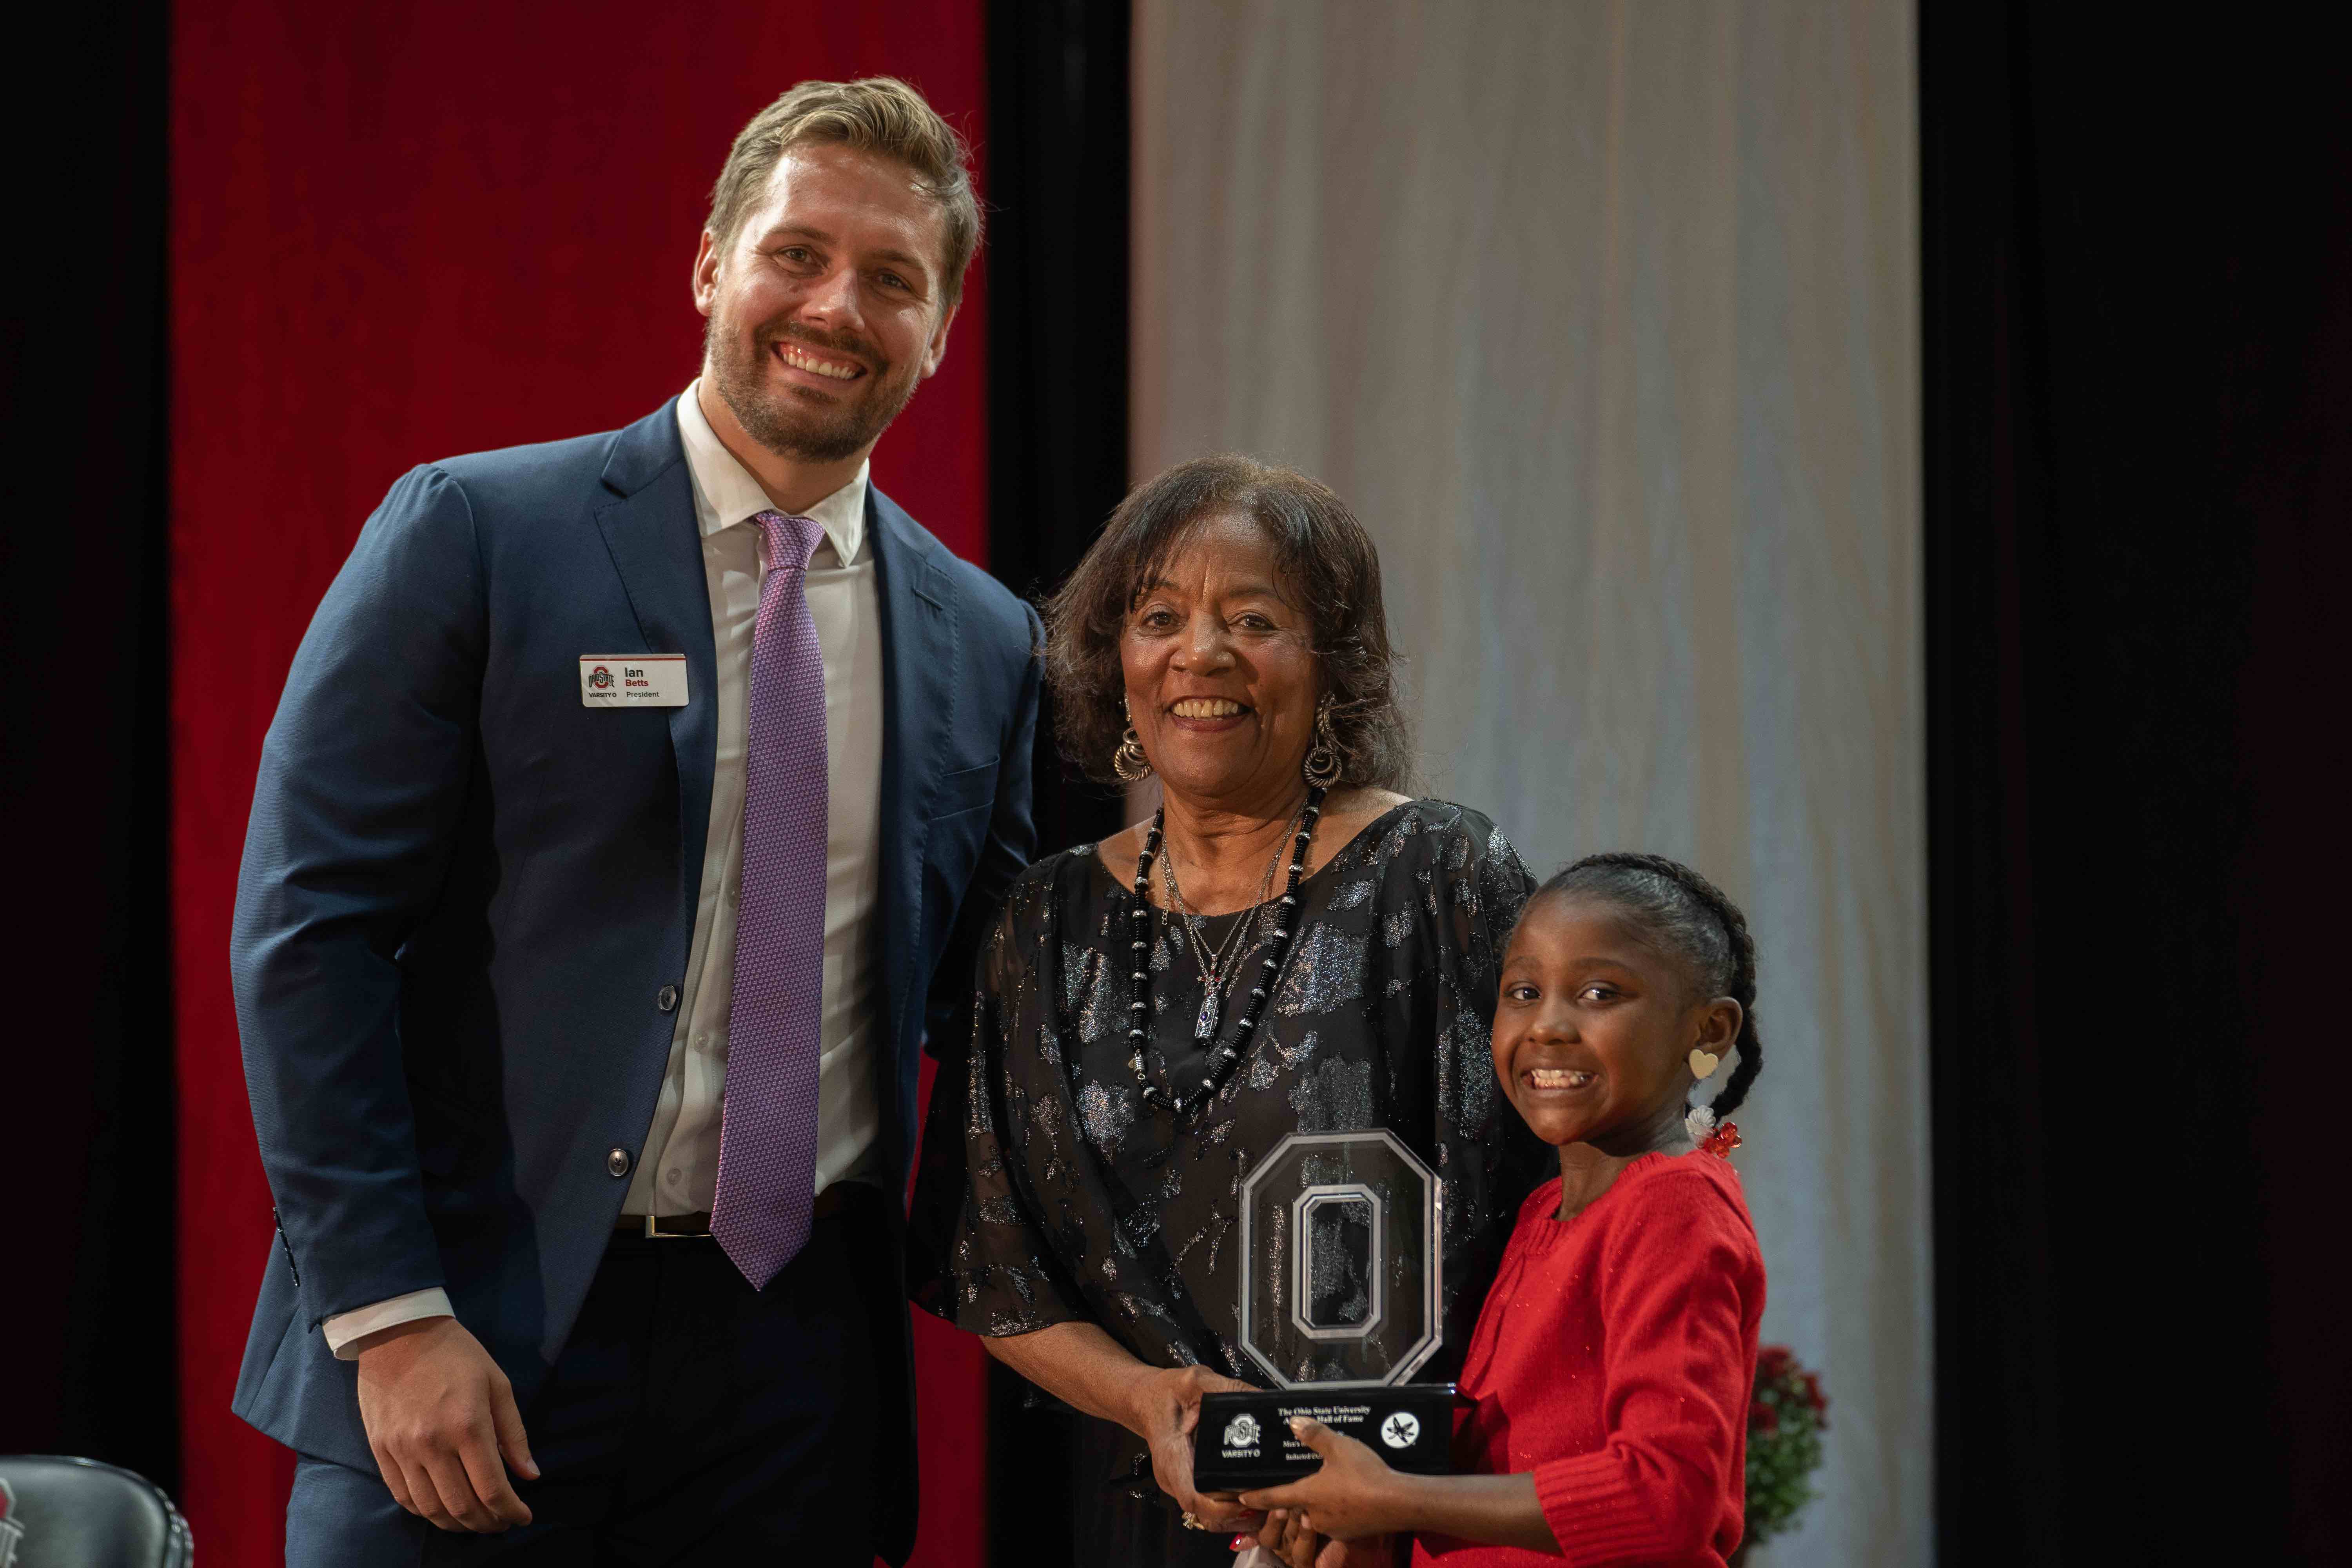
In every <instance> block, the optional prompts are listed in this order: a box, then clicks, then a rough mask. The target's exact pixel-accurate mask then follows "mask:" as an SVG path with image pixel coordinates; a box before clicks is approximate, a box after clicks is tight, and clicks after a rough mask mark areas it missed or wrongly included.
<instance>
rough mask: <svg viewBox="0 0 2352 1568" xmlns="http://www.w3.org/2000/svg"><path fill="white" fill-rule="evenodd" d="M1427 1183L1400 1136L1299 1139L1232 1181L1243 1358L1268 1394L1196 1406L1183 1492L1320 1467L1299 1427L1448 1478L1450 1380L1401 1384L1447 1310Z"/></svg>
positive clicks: (1433, 1196) (1433, 1184) (1431, 1349)
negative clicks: (1304, 1419)
mask: <svg viewBox="0 0 2352 1568" xmlns="http://www.w3.org/2000/svg"><path fill="white" fill-rule="evenodd" d="M1440 1190H1441V1189H1440V1187H1439V1185H1438V1181H1437V1177H1436V1175H1435V1174H1434V1173H1433V1172H1432V1171H1431V1170H1430V1169H1429V1167H1428V1166H1426V1165H1424V1164H1423V1163H1421V1162H1420V1161H1419V1160H1418V1159H1416V1158H1414V1157H1413V1154H1412V1151H1410V1150H1408V1149H1407V1148H1406V1147H1405V1146H1404V1145H1403V1144H1402V1143H1401V1142H1398V1141H1397V1139H1396V1137H1395V1135H1394V1134H1392V1133H1391V1132H1388V1131H1382V1130H1380V1129H1373V1130H1371V1131H1361V1132H1294V1133H1292V1134H1291V1135H1290V1136H1289V1137H1287V1138H1285V1139H1284V1140H1283V1141H1282V1142H1279V1143H1277V1144H1276V1145H1275V1146H1274V1148H1273V1150H1272V1151H1271V1152H1269V1153H1267V1155H1266V1156H1265V1158H1264V1159H1262V1160H1260V1161H1259V1162H1258V1163H1256V1164H1255V1166H1253V1167H1251V1169H1250V1172H1249V1173H1248V1174H1247V1175H1246V1176H1244V1177H1243V1178H1242V1188H1241V1258H1242V1261H1243V1267H1244V1273H1243V1276H1242V1288H1241V1346H1242V1349H1243V1350H1244V1352H1247V1353H1248V1355H1249V1357H1250V1359H1251V1360H1252V1361H1253V1362H1255V1363H1257V1366H1258V1369H1259V1370H1260V1371H1262V1372H1263V1373H1265V1376H1266V1377H1267V1378H1268V1379H1270V1380H1271V1381H1272V1382H1273V1383H1274V1384H1275V1385H1276V1386H1275V1387H1274V1388H1273V1389H1271V1390H1265V1391H1254V1392H1251V1393H1248V1394H1205V1395H1203V1396H1202V1400H1201V1418H1200V1425H1199V1426H1197V1427H1196V1428H1195V1429H1194V1436H1193V1447H1192V1482H1193V1485H1195V1486H1197V1487H1199V1488H1200V1489H1202V1491H1235V1490H1241V1489H1246V1488H1250V1487H1260V1486H1276V1485H1279V1484H1281V1483H1282V1482H1283V1481H1286V1480H1289V1479H1294V1478H1296V1477H1297V1476H1301V1475H1305V1474H1306V1473H1307V1472H1308V1471H1310V1470H1312V1469H1314V1468H1316V1467H1317V1466H1318V1465H1319V1464H1321V1463H1322V1460H1320V1459H1319V1458H1317V1457H1316V1455H1315V1452H1314V1450H1313V1449H1311V1448H1309V1447H1307V1445H1306V1444H1304V1443H1301V1442H1300V1441H1298V1439H1297V1437H1295V1436H1291V1433H1290V1425H1289V1424H1290V1418H1291V1417H1292V1416H1294V1415H1306V1416H1310V1417H1312V1418H1313V1419H1315V1420H1317V1421H1319V1422H1321V1423H1322V1424H1323V1425H1324V1426H1328V1427H1329V1428H1330V1429H1331V1430H1333V1431H1334V1432H1343V1433H1345V1434H1347V1435H1348V1436H1350V1437H1354V1438H1356V1439H1358V1440H1359V1441H1360V1442H1365V1443H1374V1442H1375V1438H1376V1436H1377V1443H1376V1447H1379V1448H1381V1449H1383V1450H1385V1451H1384V1452H1383V1454H1382V1457H1383V1458H1386V1459H1387V1460H1388V1462H1389V1463H1390V1464H1391V1465H1392V1466H1394V1467H1395V1468H1398V1469H1401V1470H1415V1471H1419V1472H1421V1473H1423V1474H1425V1475H1442V1474H1444V1472H1445V1471H1446V1469H1447V1468H1450V1467H1449V1462H1450V1458H1451V1449H1452V1447H1453V1441H1454V1419H1453V1412H1454V1397H1455V1396H1454V1385H1453V1384H1450V1383H1436V1384H1415V1383H1409V1382H1407V1381H1406V1380H1407V1379H1409V1378H1411V1377H1412V1374H1413V1373H1415V1372H1417V1371H1419V1370H1420V1369H1421V1367H1422V1366H1423V1364H1424V1363H1426V1362H1428V1360H1429V1358H1430V1357H1432V1356H1433V1355H1435V1354H1436V1353H1437V1351H1438V1344H1439V1340H1440V1337H1441V1335H1442V1332H1443V1329H1444V1324H1443V1322H1442V1321H1441V1318H1440V1314H1441V1310H1442V1303H1443V1301H1444V1289H1443V1286H1444V1280H1443V1271H1442V1261H1441V1258H1440V1254H1439V1237H1438V1219H1439V1202H1438V1196H1439V1193H1440Z"/></svg>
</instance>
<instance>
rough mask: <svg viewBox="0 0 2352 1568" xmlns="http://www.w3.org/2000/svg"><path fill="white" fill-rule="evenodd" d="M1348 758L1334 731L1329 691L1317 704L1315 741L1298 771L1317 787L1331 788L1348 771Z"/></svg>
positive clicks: (1308, 749)
mask: <svg viewBox="0 0 2352 1568" xmlns="http://www.w3.org/2000/svg"><path fill="white" fill-rule="evenodd" d="M1347 759H1348V753H1347V752H1346V750H1345V749H1344V748H1343V747H1341V746H1340V744H1339V736H1338V735H1337V734H1335V733H1333V732H1332V729H1331V694H1330V693H1329V692H1328V691H1327V692H1325V693H1324V694H1323V700H1322V701H1320V702H1318V703H1317V704H1316V705H1315V743H1314V744H1313V745H1312V746H1309V747H1308V748H1307V761H1306V762H1305V763H1303V764H1301V765H1300V767H1299V770H1298V771H1299V772H1300V773H1303V774H1305V775H1306V778H1307V783H1308V784H1312V785H1314V786H1315V787H1316V788H1317V789H1329V788H1330V787H1331V786H1332V785H1333V784H1338V783H1339V775H1340V774H1341V773H1345V772H1346V771H1347Z"/></svg>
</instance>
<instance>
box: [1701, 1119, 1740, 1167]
mask: <svg viewBox="0 0 2352 1568" xmlns="http://www.w3.org/2000/svg"><path fill="white" fill-rule="evenodd" d="M1698 1146H1699V1147H1700V1148H1701V1149H1702V1150H1704V1151H1706V1152H1707V1153H1710V1154H1712V1155H1714V1156H1715V1157H1716V1158H1717V1159H1718V1160H1728V1159H1730V1158H1731V1152H1732V1151H1733V1150H1734V1149H1737V1148H1738V1147H1739V1123H1738V1122H1737V1121H1718V1122H1717V1123H1716V1124H1715V1131H1712V1132H1710V1133H1708V1134H1707V1135H1706V1137H1705V1138H1703V1139H1701V1140H1699V1145H1698Z"/></svg>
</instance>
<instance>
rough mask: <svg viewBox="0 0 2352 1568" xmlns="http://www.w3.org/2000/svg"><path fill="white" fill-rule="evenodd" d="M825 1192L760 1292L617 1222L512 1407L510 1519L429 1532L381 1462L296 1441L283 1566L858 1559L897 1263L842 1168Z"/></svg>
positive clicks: (895, 1346) (699, 1248) (876, 1206)
mask: <svg viewBox="0 0 2352 1568" xmlns="http://www.w3.org/2000/svg"><path fill="white" fill-rule="evenodd" d="M845 1198H846V1201H845V1202H844V1203H843V1205H842V1206H841V1207H840V1208H839V1209H838V1210H837V1211H836V1212H835V1213H833V1214H831V1215H827V1216H826V1217H824V1218H823V1219H820V1220H819V1221H818V1222H817V1224H816V1226H815V1229H814V1232H813V1233H812V1235H811V1236H810V1238H809V1242H808V1245H807V1246H806V1247H804V1248H803V1250H802V1252H801V1254H800V1256H799V1257H797V1258H794V1259H793V1261H792V1262H791V1263H790V1264H789V1265H787V1266H786V1267H785V1268H784V1269H783V1271H782V1272H781V1273H779V1274H778V1275H777V1276H776V1277H775V1279H772V1280H771V1281H770V1282H769V1284H768V1287H767V1289H764V1290H753V1289H751V1285H750V1283H749V1282H748V1281H746V1280H745V1279H744V1278H743V1276H742V1274H741V1273H740V1272H739V1271H738V1270H737V1268H735V1265H734V1264H733V1263H731V1262H730V1261H729V1260H728V1258H727V1255H726V1254H725V1253H724V1252H722V1251H721V1250H720V1249H719V1244H718V1243H717V1242H715V1241H711V1240H709V1239H708V1238H695V1239H650V1240H649V1239H646V1238H645V1237H631V1236H626V1235H620V1236H616V1237H615V1239H614V1242H613V1243H612V1245H611V1246H610V1247H608V1248H607V1250H606V1251H605V1254H604V1261H603V1262H602V1263H601V1264H600V1265H599V1266H598V1268H597V1271H596V1278H595V1281H594V1283H593V1285H592V1286H591V1287H590V1288H589V1292H588V1299H587V1303H586V1305H585V1306H584V1307H583V1309H582V1311H581V1314H580V1321H579V1322H578V1324H577V1325H576V1326H574V1328H573V1329H572V1337H571V1339H570V1340H569V1341H568V1342H566V1343H565V1345H564V1347H563V1353H562V1356H561V1357H560V1358H558V1360H557V1362H556V1364H555V1366H554V1368H553V1370H552V1371H551V1373H549V1375H548V1378H547V1382H546V1384H545V1385H544V1386H543V1387H542V1388H541V1390H540V1392H539V1393H538V1394H537V1395H536V1396H535V1397H534V1398H533V1399H532V1400H531V1402H530V1405H529V1406H528V1407H526V1408H525V1409H524V1411H523V1412H522V1415H523V1423H524V1426H525V1428H526V1430H527V1432H528V1434H529V1436H530V1451H531V1457H532V1458H534V1459H536V1460H537V1461H538V1462H539V1466H540V1471H541V1479H539V1480H537V1481H522V1480H518V1481H517V1482H516V1487H515V1489H516V1491H517V1493H518V1494H519V1495H520V1497H521V1498H522V1500H523V1501H524V1502H525V1503H526V1504H528V1505H529V1506H530V1510H531V1515H532V1518H531V1522H530V1524H528V1525H524V1526H521V1527H520V1528H519V1529H515V1530H511V1531H507V1532H505V1533H503V1534H500V1535H471V1534H451V1533H447V1532H445V1531H440V1530H437V1529H436V1528H435V1527H434V1526H432V1525H431V1524H428V1523H426V1522H425V1521H423V1520H421V1519H417V1518H415V1517H414V1516H413V1515H410V1514H408V1513H405V1512H404V1511H403V1510H401V1508H400V1506H399V1505H398V1504H397V1503H395V1502H394V1501H393V1500H392V1494H391V1492H390V1491H389V1490H388V1489H386V1488H385V1486H384V1484H383V1478H382V1477H381V1476H379V1475H376V1474H374V1473H373V1472H368V1473H362V1472H360V1471H357V1470H353V1469H350V1468H346V1467H344V1466H341V1465H335V1464H329V1463H325V1462H322V1461H320V1460H315V1459H308V1458H306V1459H304V1460H302V1461H301V1462H300V1464H299V1467H298V1468H297V1470H296V1473H295V1479H294V1493H293V1497H292V1499H291V1500H290V1501H289V1505H288V1509H287V1521H286V1561H287V1563H288V1564H289V1568H394V1565H395V1564H396V1565H398V1568H421V1565H424V1564H444V1563H447V1564H472V1563H493V1562H495V1563H499V1564H501V1565H502V1568H504V1565H509V1564H510V1565H513V1568H526V1565H527V1568H574V1565H578V1568H588V1565H590V1564H598V1565H602V1564H620V1563H626V1564H654V1563H795V1564H803V1563H804V1564H809V1565H811V1568H830V1565H833V1564H840V1565H842V1568H871V1564H872V1563H873V1561H874V1552H875V1548H874V1541H875V1533H876V1532H875V1519H876V1506H877V1441H882V1440H885V1439H887V1437H888V1436H889V1435H888V1434H887V1433H886V1432H884V1431H882V1430H881V1424H883V1423H891V1422H900V1423H902V1422H903V1420H904V1415H903V1414H902V1413H901V1412H902V1411H903V1408H904V1401H905V1397H906V1394H905V1391H904V1390H902V1389H899V1388H897V1387H895V1386H893V1384H896V1383H897V1382H898V1381H900V1380H901V1374H900V1373H899V1372H898V1368H899V1366H900V1365H901V1357H902V1350H901V1346H902V1343H903V1336H904V1332H905V1331H904V1327H903V1325H902V1324H901V1323H900V1322H899V1321H897V1320H896V1319H891V1320H889V1321H883V1318H882V1316H881V1314H882V1313H884V1312H885V1311H886V1310H887V1308H888V1307H890V1306H895V1305H896V1302H895V1300H894V1297H895V1295H896V1292H895V1289H894V1287H895V1284H896V1281H895V1279H892V1278H889V1277H888V1275H889V1271H890V1265H889V1253H888V1250H887V1244H885V1245H883V1246H876V1245H871V1244H870V1243H871V1241H872V1239H873V1238H875V1237H877V1236H879V1237H887V1236H890V1235H892V1234H894V1227H893V1226H891V1225H890V1220H889V1215H888V1214H887V1211H886V1209H885V1207H884V1205H885V1204H886V1203H887V1198H886V1197H885V1196H884V1194H881V1193H880V1192H879V1191H878V1190H877V1189H874V1188H871V1187H866V1186H862V1185H852V1186H849V1187H847V1188H846V1189H845ZM877 1271H879V1272H880V1274H881V1275H882V1276H883V1277H881V1278H867V1276H869V1275H874V1274H877ZM899 1310H903V1309H899ZM886 1447H887V1448H888V1449H890V1450H891V1451H893V1452H895V1449H896V1447H897V1446H896V1445H890V1444H887V1443H886ZM903 1485H904V1481H903V1479H901V1480H899V1481H898V1482H897V1483H895V1486H898V1487H902V1486H903ZM894 1489H895V1487H894Z"/></svg>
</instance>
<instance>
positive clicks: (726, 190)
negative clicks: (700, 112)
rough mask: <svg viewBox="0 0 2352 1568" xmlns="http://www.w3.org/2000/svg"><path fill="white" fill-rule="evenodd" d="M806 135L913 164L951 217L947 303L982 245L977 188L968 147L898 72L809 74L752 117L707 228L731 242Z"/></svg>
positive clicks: (715, 193)
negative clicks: (844, 77) (836, 76)
mask: <svg viewBox="0 0 2352 1568" xmlns="http://www.w3.org/2000/svg"><path fill="white" fill-rule="evenodd" d="M810 142H819V143H831V144H832V145H835V146H839V147H851V148H855V149H856V150H857V151H858V152H861V153H879V154H880V155H882V156H883V157H886V158H890V159H893V160H895V161H897V162H898V163H903V164H905V165H906V166H907V169H908V172H910V173H911V174H913V175H914V176H915V179H916V182H917V184H918V185H919V187H920V189H921V190H922V191H923V192H924V194H925V195H929V197H930V198H931V199H932V200H933V201H935V202H937V203H938V204H939V205H940V216H942V217H943V218H944V219H945V224H944V230H945V233H944V243H943V244H942V246H941V250H942V255H941V256H940V268H941V274H940V284H941V286H942V294H941V302H942V306H943V307H944V306H946V305H952V304H954V303H955V302H956V301H957V300H959V299H961V297H962V295H963V273H964V268H966V267H969V266H970V265H971V258H972V253H973V252H974V251H976V250H978V249H979V248H980V229H981V218H980V202H979V199H978V198H977V197H976V196H974V195H972V189H971V168H970V163H969V160H970V150H969V149H968V148H967V147H965V145H964V141H963V138H962V137H961V136H959V135H957V134H956V132H955V127H953V126H951V125H950V124H949V123H948V122H947V121H944V120H942V119H940V116H939V111H938V110H935V109H933V108H932V107H931V106H930V104H929V102H928V101H926V100H925V99H924V97H923V95H922V94H921V93H919V92H917V91H916V90H915V89H913V88H911V87H908V85H907V84H906V83H905V82H903V81H900V80H899V79H898V78H897V77H890V76H870V77H866V78H864V79H860V80H857V81H804V82H801V83H799V84H797V85H796V86H794V87H793V89H791V90H790V91H788V92H786V93H785V94H784V95H783V96H782V98H779V99H778V100H776V101H775V102H773V103H772V104H770V105H768V107H767V108H765V109H763V110H760V112H759V113H758V114H756V115H753V116H752V117H751V124H749V125H746V126H745V127H743V131H742V134H740V135H739V136H737V137H736V138H735V145H734V146H733V147H732V148H731V149H730V150H729V152H728V153H727V163H726V166H725V167H724V168H722V169H720V170H719V183H718V184H715V185H713V186H711V187H710V232H711V233H712V234H714V235H716V236H718V237H719V246H720V247H721V248H722V249H723V248H725V247H727V246H729V245H730V244H732V243H733V241H734V238H735V231H736V229H737V228H739V227H740V226H741V225H742V222H743V219H744V217H745V216H747V215H748V214H749V213H750V211H751V206H752V204H754V203H755V202H757V201H758V200H759V199H760V196H761V193H763V192H764V191H766V189H767V188H768V177H769V176H770V175H771V174H774V173H775V168H776V164H777V163H779V162H781V161H782V158H783V155H784V153H786V151H788V150H789V149H791V148H793V147H797V146H801V145H803V144H805V143H810Z"/></svg>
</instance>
